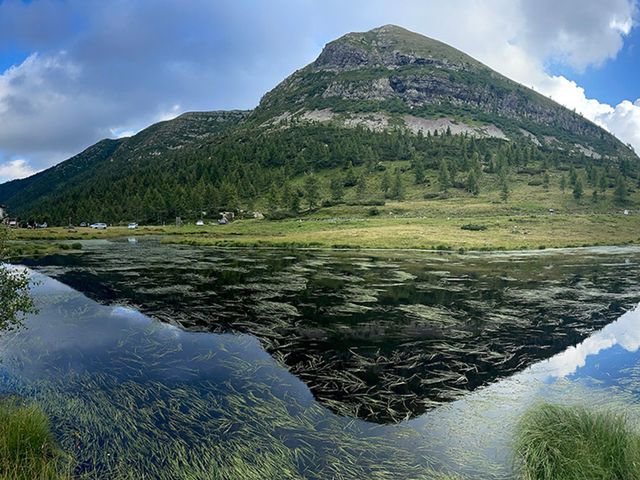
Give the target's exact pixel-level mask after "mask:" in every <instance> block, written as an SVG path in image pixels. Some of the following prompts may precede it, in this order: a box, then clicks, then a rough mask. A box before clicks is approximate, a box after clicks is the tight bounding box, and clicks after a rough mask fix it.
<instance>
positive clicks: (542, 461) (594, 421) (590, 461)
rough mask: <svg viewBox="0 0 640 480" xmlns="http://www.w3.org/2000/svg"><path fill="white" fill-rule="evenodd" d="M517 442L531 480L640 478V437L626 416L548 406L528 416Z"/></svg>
mask: <svg viewBox="0 0 640 480" xmlns="http://www.w3.org/2000/svg"><path fill="white" fill-rule="evenodd" d="M515 438H516V440H515V452H516V455H517V462H518V463H519V465H520V468H521V471H522V475H523V478H524V479H525V480H557V479H562V480H585V479H594V480H595V479H607V480H634V479H639V478H640V432H638V430H637V428H636V429H635V430H634V429H632V427H631V425H630V424H629V422H628V421H627V418H626V417H625V416H624V415H623V414H620V413H614V412H611V411H606V410H603V411H591V410H588V409H586V408H584V407H580V406H561V405H553V404H549V403H542V404H538V405H535V406H534V407H532V408H531V409H530V410H529V411H527V412H526V413H525V415H524V416H523V418H522V419H521V420H520V422H519V424H518V427H517V430H516V437H515Z"/></svg>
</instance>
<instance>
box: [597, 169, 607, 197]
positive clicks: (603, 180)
mask: <svg viewBox="0 0 640 480" xmlns="http://www.w3.org/2000/svg"><path fill="white" fill-rule="evenodd" d="M598 185H599V187H600V193H604V192H606V191H607V176H606V175H605V174H604V173H601V174H600V181H599V182H598Z"/></svg>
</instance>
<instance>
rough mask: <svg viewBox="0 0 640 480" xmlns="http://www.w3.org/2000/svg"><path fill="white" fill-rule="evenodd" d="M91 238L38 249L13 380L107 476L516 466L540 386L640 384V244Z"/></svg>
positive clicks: (82, 466) (576, 388)
mask: <svg viewBox="0 0 640 480" xmlns="http://www.w3.org/2000/svg"><path fill="white" fill-rule="evenodd" d="M84 250H85V251H84V253H82V254H81V255H68V256H60V257H49V258H46V259H43V260H42V261H40V262H38V263H37V264H32V265H31V266H32V267H33V268H36V269H37V270H38V271H40V272H42V273H43V274H46V275H49V276H50V277H47V276H44V275H40V274H36V276H37V278H38V279H39V280H40V284H39V285H37V286H36V287H35V289H34V294H35V297H36V299H37V301H38V304H39V306H40V313H39V315H37V316H34V317H31V318H29V319H28V321H27V323H26V325H25V328H24V329H22V330H21V331H18V332H16V333H11V334H3V335H2V336H0V394H2V393H18V394H22V395H27V396H31V397H33V398H35V399H37V401H38V402H40V403H41V404H42V405H43V406H44V407H45V409H46V410H47V412H48V413H49V414H50V415H51V416H52V418H53V423H54V425H55V426H56V431H57V434H58V436H59V438H60V439H61V442H62V444H63V446H64V447H65V449H66V450H67V451H70V452H72V453H73V454H74V456H75V458H76V459H77V463H78V467H77V472H78V473H84V474H86V475H87V476H88V478H96V477H98V478H145V476H146V478H179V476H181V475H182V476H184V477H186V476H187V475H186V474H187V473H192V474H193V476H195V477H196V478H202V477H203V476H204V477H205V478H270V477H272V478H419V476H420V475H424V476H425V478H432V476H431V473H430V470H428V469H429V468H432V467H433V468H435V469H437V470H444V471H456V472H462V473H464V474H465V475H467V476H468V477H470V478H490V477H496V478H503V477H504V478H508V477H509V476H510V475H511V473H512V471H511V458H510V450H509V440H510V432H511V427H512V426H513V424H514V423H515V421H516V420H517V417H518V415H519V414H520V413H521V412H522V411H523V410H524V409H525V408H526V406H527V405H529V404H531V402H533V401H535V400H536V399H539V398H541V397H548V398H553V399H555V400H558V401H563V402H584V401H587V400H588V402H589V403H590V404H593V403H597V402H604V401H606V402H608V403H610V402H611V401H612V400H615V401H616V402H618V403H619V404H620V405H623V406H624V407H625V408H629V407H630V406H631V407H633V406H634V405H635V403H636V398H637V396H638V394H639V393H640V385H639V384H638V372H639V371H640V370H638V366H640V362H638V360H639V357H638V354H637V348H638V343H639V342H640V339H639V338H638V333H637V332H639V331H640V315H639V314H638V312H632V313H627V314H626V315H625V316H622V317H621V315H623V313H624V312H625V311H632V310H633V308H634V307H635V305H636V304H637V302H638V301H639V300H640V289H638V280H639V279H640V276H639V275H638V273H640V272H639V270H640V267H639V260H640V251H639V250H637V249H599V250H595V249H594V250H575V251H562V252H541V253H535V254H532V253H527V254H504V253H502V254H483V255H465V256H458V255H442V256H441V255H433V254H422V253H418V252H411V253H398V252H395V253H392V252H382V253H367V254H363V253H353V252H301V251H296V252H284V251H276V250H273V251H258V252H252V251H249V250H245V251H243V250H218V249H203V248H194V247H176V246H166V245H160V244H159V243H157V242H154V241H145V240H141V241H140V242H139V243H137V244H130V243H125V242H99V243H98V242H87V244H85V249H84ZM51 277H53V278H57V279H59V280H60V281H62V282H64V284H66V285H71V286H72V287H73V288H75V289H77V290H78V291H76V290H73V289H72V288H69V287H68V286H66V285H64V284H63V283H59V282H57V281H55V280H53V279H52V278H51ZM80 292H82V293H80ZM83 293H84V294H86V295H88V296H89V297H91V298H93V299H94V300H99V301H100V302H102V303H103V304H102V305H101V304H99V303H96V302H95V301H93V300H90V299H89V298H87V297H86V296H85V295H84V294H83ZM141 312H144V313H141ZM147 315H149V316H147ZM151 317H155V318H157V319H161V320H162V321H158V320H155V319H153V318H151ZM619 317H621V318H619ZM618 318H619V319H618ZM616 319H618V320H617V321H615V320H616ZM614 321H615V322H614ZM610 322H614V323H612V324H611V325H608V326H606V327H605V328H604V329H603V330H601V331H597V330H598V329H599V328H601V327H603V326H605V325H607V324H608V323H610ZM178 325H182V326H178ZM594 332H595V333H594ZM581 342H582V343H581ZM573 345H578V346H577V347H572V346H573ZM567 347H569V348H567ZM556 353H557V354H558V355H556V356H553V355H554V354H556ZM550 357H553V358H551V359H550V360H546V361H545V360H544V359H548V358H550ZM541 360H542V361H541ZM500 379H502V381H498V380H500ZM480 387H484V388H480ZM456 399H457V400H456ZM633 408H635V407H633ZM401 418H407V419H410V420H404V421H402V422H401V423H399V424H395V422H397V421H398V420H399V419H401Z"/></svg>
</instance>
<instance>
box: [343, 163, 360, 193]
mask: <svg viewBox="0 0 640 480" xmlns="http://www.w3.org/2000/svg"><path fill="white" fill-rule="evenodd" d="M357 182H358V177H356V172H355V171H354V169H353V164H352V163H351V162H349V166H348V167H347V171H346V172H345V175H344V186H345V187H353V186H355V184H356V183H357Z"/></svg>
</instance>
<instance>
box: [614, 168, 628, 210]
mask: <svg viewBox="0 0 640 480" xmlns="http://www.w3.org/2000/svg"><path fill="white" fill-rule="evenodd" d="M613 198H614V199H615V201H616V202H618V203H620V204H623V203H625V202H626V201H627V184H626V182H625V181H624V177H623V176H622V175H621V174H618V178H617V179H616V189H615V192H614V194H613Z"/></svg>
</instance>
